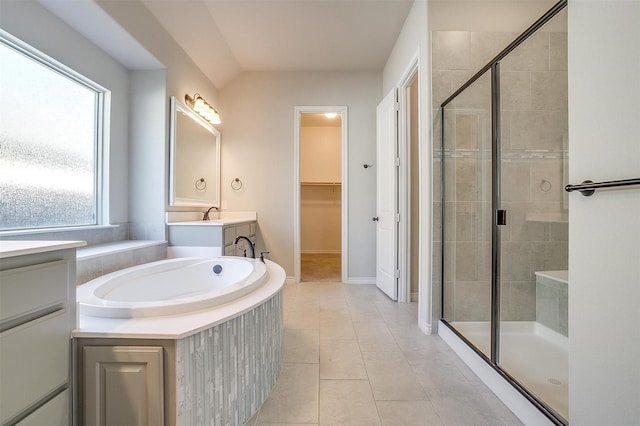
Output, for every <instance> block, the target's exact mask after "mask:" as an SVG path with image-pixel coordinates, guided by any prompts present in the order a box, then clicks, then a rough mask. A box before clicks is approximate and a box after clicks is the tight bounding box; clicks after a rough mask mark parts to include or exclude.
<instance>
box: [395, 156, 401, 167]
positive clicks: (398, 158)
mask: <svg viewBox="0 0 640 426" xmlns="http://www.w3.org/2000/svg"><path fill="white" fill-rule="evenodd" d="M396 167H400V157H396Z"/></svg>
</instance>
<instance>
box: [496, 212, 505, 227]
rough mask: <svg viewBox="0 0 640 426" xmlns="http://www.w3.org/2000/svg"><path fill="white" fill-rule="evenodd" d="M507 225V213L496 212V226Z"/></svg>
mask: <svg viewBox="0 0 640 426" xmlns="http://www.w3.org/2000/svg"><path fill="white" fill-rule="evenodd" d="M506 224H507V211H506V210H496V225H498V226H505V225H506Z"/></svg>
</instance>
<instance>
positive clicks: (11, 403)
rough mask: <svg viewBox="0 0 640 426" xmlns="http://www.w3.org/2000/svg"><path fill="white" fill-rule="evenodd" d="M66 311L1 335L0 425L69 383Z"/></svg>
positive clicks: (68, 342)
mask: <svg viewBox="0 0 640 426" xmlns="http://www.w3.org/2000/svg"><path fill="white" fill-rule="evenodd" d="M70 345H71V340H70V335H69V310H68V309H63V310H59V311H57V312H54V313H52V314H49V315H46V316H44V317H41V318H38V319H36V320H33V321H30V322H28V323H26V324H22V325H20V326H18V327H14V328H11V329H9V330H7V331H4V332H2V333H0V375H1V376H2V380H1V381H0V423H4V422H5V421H6V420H7V419H10V418H12V417H13V416H15V415H16V414H18V413H19V412H21V411H22V410H23V409H25V408H26V407H28V406H30V405H31V404H33V403H35V402H37V401H39V400H41V399H42V398H44V397H46V396H47V395H48V394H50V393H51V392H53V391H54V390H55V389H57V388H59V387H61V386H64V385H65V384H67V382H68V380H69V350H70Z"/></svg>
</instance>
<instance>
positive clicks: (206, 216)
mask: <svg viewBox="0 0 640 426" xmlns="http://www.w3.org/2000/svg"><path fill="white" fill-rule="evenodd" d="M211 210H215V211H218V208H217V207H216V206H211V207H209V210H207V211H206V212H204V216H203V217H202V220H209V212H210V211H211Z"/></svg>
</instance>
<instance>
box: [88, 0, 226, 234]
mask: <svg viewBox="0 0 640 426" xmlns="http://www.w3.org/2000/svg"><path fill="white" fill-rule="evenodd" d="M98 4H99V5H100V7H102V8H103V9H104V11H105V12H107V13H108V14H109V15H110V16H111V17H112V18H113V19H115V20H116V21H117V22H118V23H119V24H120V25H121V26H122V27H123V28H124V29H125V30H126V31H127V32H129V33H130V34H131V35H132V36H133V37H134V38H135V39H136V40H137V41H138V42H139V43H140V44H141V45H142V46H143V47H144V48H146V49H147V50H148V51H149V52H150V53H151V54H152V55H153V56H154V57H155V58H157V59H158V60H159V61H160V62H161V63H162V64H163V65H164V67H165V70H163V71H162V72H157V71H146V70H138V71H136V72H135V73H134V74H133V78H132V85H133V84H135V85H138V86H139V87H133V88H132V93H133V97H132V105H133V104H135V105H136V109H135V110H133V111H132V119H134V121H133V122H132V124H131V136H132V139H131V147H130V149H131V152H132V153H133V154H134V155H132V156H131V164H130V171H131V188H132V192H131V195H130V201H129V204H130V208H129V220H130V221H131V222H132V227H131V229H132V237H133V238H136V239H164V238H165V227H164V212H165V210H193V208H185V207H182V208H180V207H169V206H168V204H167V203H168V182H169V158H168V152H169V151H168V148H167V147H168V143H169V142H168V141H169V136H168V135H169V131H170V125H169V121H168V117H169V107H170V103H169V98H170V97H171V96H175V97H176V98H178V99H179V100H181V101H184V95H185V94H189V95H193V94H194V93H196V92H198V93H200V94H201V95H202V96H203V97H204V98H205V99H206V100H207V101H208V102H209V103H210V104H212V105H213V106H214V107H216V108H217V109H218V111H219V112H220V115H221V116H222V119H223V120H224V119H225V112H224V110H222V109H220V108H219V105H218V91H217V89H216V88H215V87H214V86H213V84H212V83H211V82H210V81H209V80H208V79H207V78H206V76H205V75H204V74H203V73H202V72H201V71H200V69H199V68H198V67H197V66H196V65H195V63H194V62H193V61H192V60H191V58H190V57H189V56H188V55H187V54H186V53H185V52H184V50H182V48H181V47H180V46H179V45H178V44H177V43H176V42H175V40H173V38H171V36H170V35H169V34H168V33H167V32H166V31H165V30H164V28H163V27H162V26H161V25H160V23H159V22H158V21H157V20H156V18H155V17H154V16H153V15H152V14H151V13H150V12H149V11H148V10H147V9H146V8H145V7H144V6H143V5H142V4H141V3H139V2H131V1H123V2H111V1H98ZM222 138H223V140H224V135H223V136H222ZM203 210H204V209H203Z"/></svg>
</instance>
